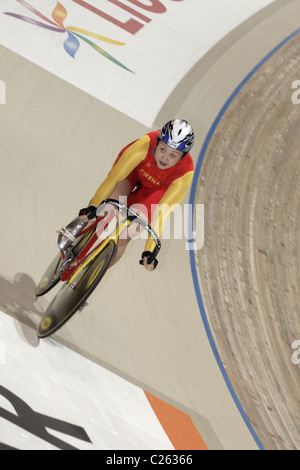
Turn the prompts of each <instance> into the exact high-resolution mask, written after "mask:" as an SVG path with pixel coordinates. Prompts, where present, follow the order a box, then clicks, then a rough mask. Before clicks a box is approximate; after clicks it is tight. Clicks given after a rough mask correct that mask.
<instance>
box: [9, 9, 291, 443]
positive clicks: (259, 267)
mask: <svg viewBox="0 0 300 470" xmlns="http://www.w3.org/2000/svg"><path fill="white" fill-rule="evenodd" d="M299 14H300V4H299V2H298V1H288V0H284V1H281V0H280V1H277V2H274V4H272V5H271V6H270V7H268V8H266V9H265V10H263V11H262V12H260V13H258V14H257V15H255V16H254V17H252V18H251V19H250V20H248V21H247V22H246V23H244V24H243V25H241V26H240V27H239V28H237V29H236V30H235V31H233V32H232V33H231V34H230V35H228V36H227V37H226V38H225V39H224V40H223V41H222V42H221V43H219V44H217V45H216V46H215V47H214V48H213V49H212V50H211V51H210V52H209V53H208V54H207V55H206V56H205V57H204V58H203V59H202V60H201V61H200V62H199V63H198V64H197V65H196V66H195V67H194V68H193V69H192V70H191V71H190V72H189V73H188V75H187V76H186V77H185V79H184V80H183V81H182V82H181V83H180V84H179V85H178V87H177V89H176V90H175V91H174V92H173V93H172V95H171V96H170V97H169V99H168V101H167V102H166V103H165V106H164V108H163V109H162V110H161V112H160V114H159V116H157V119H156V123H155V124H156V125H155V126H154V127H155V128H159V127H160V126H161V124H162V123H164V122H165V121H166V120H168V119H169V118H170V117H171V116H178V117H181V116H184V117H185V119H187V120H190V121H191V123H192V124H193V127H194V129H195V132H196V135H197V140H196V145H195V148H194V152H193V157H194V161H195V164H197V163H198V166H197V171H196V178H195V181H194V186H193V188H192V192H191V195H190V197H191V199H190V200H191V201H193V202H194V203H195V204H204V208H205V244H204V247H203V248H202V249H201V250H199V251H197V252H195V253H189V252H188V251H186V250H185V243H186V241H185V240H170V241H167V242H164V244H163V249H162V253H161V256H160V265H159V266H160V268H159V270H158V271H157V272H156V273H155V274H149V273H147V272H144V270H142V269H141V268H140V267H139V265H138V259H139V255H140V253H141V251H142V250H143V242H142V241H141V240H139V241H136V242H133V243H132V244H131V246H130V247H129V249H128V251H127V253H126V255H125V257H124V258H123V259H122V261H121V262H120V263H119V264H118V266H117V268H115V269H112V270H111V271H110V272H109V273H108V275H107V277H106V278H104V280H103V283H102V285H101V288H99V289H98V290H97V292H96V294H95V295H94V298H93V301H92V302H91V304H90V305H89V307H88V308H87V309H86V310H84V311H83V313H82V314H79V315H77V316H75V317H74V319H73V320H72V321H71V322H70V323H68V324H67V325H66V326H65V327H64V328H63V329H62V330H61V331H60V332H59V333H58V334H57V335H56V339H57V340H58V341H60V342H62V343H63V344H64V345H66V346H68V347H70V348H71V349H73V350H75V351H77V352H79V353H81V354H82V355H84V356H85V357H87V358H89V359H91V360H93V361H95V362H97V363H99V364H101V365H103V366H105V367H106V368H108V369H110V370H112V371H113V372H115V373H117V374H119V375H120V376H122V377H124V378H125V379H127V380H129V381H131V382H133V383H135V384H137V385H139V386H140V387H142V388H143V389H144V390H146V391H148V392H150V393H152V394H153V395H156V396H158V397H160V398H162V399H163V400H165V401H166V402H168V403H170V404H173V405H174V406H176V407H177V408H179V409H181V410H183V411H185V412H186V413H188V414H189V415H190V416H191V417H192V419H193V421H194V423H195V425H196V427H197V429H198V431H199V433H200V434H201V436H202V438H203V440H204V441H205V443H206V445H207V447H208V448H209V449H233V448H235V449H257V448H265V449H300V438H299V436H300V418H299V410H300V392H299V390H300V373H299V372H300V368H299V365H296V364H294V363H293V362H292V353H293V350H292V343H293V342H294V341H296V340H300V318H299V303H300V292H299V289H300V272H299V266H300V253H299V234H300V161H299V157H298V148H299V126H300V105H298V106H297V105H295V104H293V103H292V100H291V97H292V93H293V90H292V88H291V86H292V83H293V82H294V81H295V80H297V79H298V80H299V79H300V59H299V57H300V55H299V52H300V34H296V35H294V36H293V37H291V38H290V39H289V40H286V38H287V37H289V36H290V35H292V34H293V33H294V32H295V31H296V30H297V28H299V21H298V18H299ZM283 42H284V43H283ZM281 43H282V44H281ZM279 44H281V47H278V48H277V50H276V51H275V50H274V48H276V47H277V46H278V45H279ZM270 51H273V52H272V54H270ZM0 52H1V57H2V63H3V64H4V67H3V71H2V76H1V78H2V79H3V80H5V81H7V82H9V83H11V84H13V85H14V87H13V89H14V90H16V93H15V94H14V95H13V96H9V100H10V106H7V108H5V110H4V109H3V108H1V109H0V112H1V115H2V114H3V113H5V119H2V116H1V122H3V125H2V126H1V129H0V136H1V141H2V145H3V156H1V164H2V165H3V168H5V172H3V171H2V172H1V185H0V190H1V205H2V211H1V219H2V227H6V228H8V229H7V230H3V229H2V234H1V236H2V243H1V266H2V267H1V272H2V277H1V280H0V304H1V305H0V307H1V310H3V311H4V312H6V313H8V314H11V315H13V316H15V317H17V318H18V319H20V320H21V321H23V322H27V324H29V323H30V321H31V320H30V318H31V317H30V316H29V315H27V316H26V315H25V314H24V312H27V313H28V312H29V313H32V314H35V316H33V317H32V318H36V314H37V313H38V312H40V311H41V310H42V309H44V308H45V307H46V306H47V304H48V302H49V300H50V299H51V298H52V294H49V295H48V296H47V297H46V298H42V299H41V300H39V301H38V302H35V303H34V301H35V299H34V296H33V292H34V282H37V281H38V280H39V278H40V275H41V273H42V271H43V269H44V267H45V266H46V265H47V264H48V263H49V260H50V259H51V258H52V256H53V255H54V254H55V253H56V247H55V237H56V235H55V231H56V230H57V229H58V228H60V227H61V226H63V225H65V224H66V222H68V221H69V220H70V219H71V218H73V216H74V215H75V214H76V211H77V210H78V208H80V207H82V206H83V204H85V203H86V202H87V201H88V200H89V199H90V197H91V195H92V194H93V192H94V190H95V189H96V188H97V187H98V184H99V182H100V181H101V180H102V179H103V178H104V176H105V175H106V174H107V172H108V171H109V168H110V166H111V163H112V161H113V159H114V157H115V155H117V153H118V151H119V150H120V148H122V147H123V146H124V145H126V144H127V143H128V142H130V141H132V140H134V139H135V138H137V137H139V136H141V135H143V134H144V133H146V132H148V131H149V129H147V128H145V127H144V126H142V125H141V124H139V123H137V122H135V121H133V120H131V119H130V118H128V117H126V116H125V115H122V114H120V113H118V112H117V111H115V110H114V109H112V108H110V107H108V106H106V105H105V104H103V103H101V102H99V101H97V100H95V99H93V98H92V97H91V96H88V95H86V94H85V93H83V92H81V91H80V90H78V89H76V88H74V87H72V86H71V85H69V84H67V83H66V82H63V81H61V80H60V79H58V78H56V77H55V76H53V75H50V74H49V73H47V72H45V71H44V70H42V69H40V68H39V67H37V66H35V65H33V64H32V63H29V62H28V61H26V60H24V59H22V58H21V57H19V56H17V55H16V54H13V53H12V52H10V51H9V50H6V49H4V48H2V47H1V49H0ZM267 56H268V58H267V60H264V61H262V59H264V58H266V57H267ZM260 61H262V62H261V63H260ZM259 63H260V66H259V67H257V69H256V70H255V72H254V70H253V69H254V67H256V66H257V64H259ZM18 70H21V71H22V73H20V74H19V73H16V71H18ZM250 71H253V73H251V74H250V75H249V76H248V74H249V72H250ZM245 77H247V79H246V80H245ZM243 80H244V82H243V86H242V87H240V88H239V89H238V90H237V87H238V86H239V85H240V84H241V83H242V81H243ZM37 89H38V90H39V93H38V94H37V93H36V91H37ZM45 90H47V92H45ZM37 97H38V98H37ZM230 97H231V98H230ZM229 98H230V99H229ZM227 99H229V101H228V102H227V104H226V106H225V107H224V108H223V106H224V104H225V103H226V100H227ZM58 102H60V103H63V106H62V108H61V113H60V114H59V115H58V114H57V113H56V104H57V103H58ZM222 108H223V109H222ZM45 109H46V110H47V113H46V114H45V112H44V110H45ZM78 110H80V112H78ZM84 113H85V115H86V116H89V117H90V118H89V119H86V120H84V121H83V120H82V119H81V115H82V114H84ZM16 115H18V120H16V119H15V116H16ZM217 116H218V118H217V120H216V117H217ZM112 122H114V123H115V124H117V125H118V129H119V132H118V134H117V135H116V134H115V127H114V128H113V127H112V126H111V123H112ZM99 125H100V126H101V132H99ZM212 126H213V127H212ZM33 129H35V132H33V131H32V130H33ZM29 135H30V137H31V138H30V139H29V138H28V136H29ZM70 135H72V140H71V141H70V138H69V136H70ZM103 135H105V136H106V138H105V139H103ZM201 149H202V152H201V157H200V160H199V153H200V151H201ZM99 152H101V154H103V155H107V158H106V159H105V161H104V164H103V165H102V168H99ZM16 156H18V160H17V164H16V158H17V157H16ZM26 156H30V157H28V158H27V157H26ZM82 156H84V166H85V168H92V169H93V170H92V171H86V172H84V171H83V167H82V165H83V160H82ZM21 157H22V158H21ZM45 159H47V172H45V167H44V163H43V161H44V160H45ZM202 159H203V162H202ZM200 164H201V166H200ZM96 169H97V170H96ZM84 173H85V174H84ZM8 196H9V197H8ZM185 202H189V199H188V198H186V201H185ZM33 242H34V244H33ZM7 246H10V247H13V253H14V255H13V256H12V251H11V250H12V248H10V249H7V248H6V247H7ZM45 247H49V249H45ZM28 253H30V256H29V257H28ZM190 255H191V260H190ZM191 266H192V270H191ZM16 273H23V274H22V275H20V274H19V275H18V276H17V277H16ZM12 280H14V291H13V293H11V294H9V293H8V289H7V285H8V284H9V283H12ZM32 280H33V281H34V282H32ZM194 284H195V286H196V290H195V288H194ZM16 303H17V304H18V309H17V310H16V309H15V308H13V307H12V306H13V305H14V304H16Z"/></svg>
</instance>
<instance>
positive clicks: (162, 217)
mask: <svg viewBox="0 0 300 470" xmlns="http://www.w3.org/2000/svg"><path fill="white" fill-rule="evenodd" d="M193 174H194V172H193V171H189V172H187V173H185V174H184V175H183V176H181V177H180V178H177V179H176V180H174V181H173V182H172V183H171V184H170V186H169V188H168V189H167V191H166V192H165V194H164V195H163V197H162V198H161V200H160V202H159V205H158V206H157V208H156V210H155V212H154V216H153V219H152V222H151V227H152V228H153V230H154V231H155V232H156V233H157V235H158V236H159V238H160V237H161V235H162V232H163V227H164V223H165V221H166V219H167V218H168V217H169V215H170V214H171V213H172V212H173V211H174V209H175V207H176V206H177V205H178V204H180V202H181V201H182V199H183V198H184V196H185V195H186V193H187V191H188V189H189V186H190V184H191V182H192V179H193ZM154 248H155V242H154V240H153V239H152V238H151V237H150V236H149V237H148V240H147V242H146V246H145V251H153V250H154Z"/></svg>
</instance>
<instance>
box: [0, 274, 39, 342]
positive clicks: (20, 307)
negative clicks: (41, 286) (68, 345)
mask: <svg viewBox="0 0 300 470" xmlns="http://www.w3.org/2000/svg"><path fill="white" fill-rule="evenodd" d="M35 289H36V284H35V282H34V281H33V279H32V278H31V277H30V276H29V275H28V274H25V273H17V274H16V275H15V276H14V278H13V280H11V279H9V278H7V277H5V276H3V275H0V311H2V312H3V313H6V314H7V315H9V316H10V317H12V318H14V319H15V320H16V321H17V322H16V328H17V330H19V331H18V332H19V333H21V336H23V339H24V338H25V340H26V341H27V342H28V343H29V344H30V345H31V346H33V347H37V346H38V345H39V338H38V337H37V334H36V327H37V324H38V322H39V320H40V319H41V317H42V316H43V314H44V312H45V308H44V307H43V306H42V304H41V302H40V301H38V298H37V297H36V294H35Z"/></svg>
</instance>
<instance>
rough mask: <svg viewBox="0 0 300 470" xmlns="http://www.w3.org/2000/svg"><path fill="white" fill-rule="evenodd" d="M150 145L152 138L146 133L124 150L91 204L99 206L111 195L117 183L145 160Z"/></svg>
mask: <svg viewBox="0 0 300 470" xmlns="http://www.w3.org/2000/svg"><path fill="white" fill-rule="evenodd" d="M149 145H150V138H149V136H147V135H145V136H144V137H142V138H141V139H139V140H137V141H136V142H134V143H133V144H132V145H130V147H128V148H127V149H126V150H125V151H124V153H123V154H122V155H121V157H120V159H119V160H118V161H117V163H116V164H115V165H114V166H113V168H112V169H111V172H110V173H109V175H108V176H107V177H106V179H105V180H104V181H103V183H102V184H101V185H100V186H99V188H98V189H97V191H96V193H95V195H94V197H93V199H92V200H91V201H90V205H92V206H96V207H98V206H99V204H101V202H102V201H103V200H104V199H107V198H108V197H109V196H110V195H111V193H112V192H113V191H114V189H115V188H116V186H117V184H119V183H120V182H121V181H123V180H124V179H125V178H126V177H127V176H128V175H129V174H130V173H131V172H132V171H133V170H134V168H135V167H136V166H137V165H138V164H139V163H140V162H141V161H142V160H144V158H145V157H146V155H147V152H148V148H149Z"/></svg>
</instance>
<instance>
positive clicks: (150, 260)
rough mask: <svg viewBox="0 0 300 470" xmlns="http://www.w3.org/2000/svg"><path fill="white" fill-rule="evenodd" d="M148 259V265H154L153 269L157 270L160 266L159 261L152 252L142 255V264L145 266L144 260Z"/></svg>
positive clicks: (145, 252)
mask: <svg viewBox="0 0 300 470" xmlns="http://www.w3.org/2000/svg"><path fill="white" fill-rule="evenodd" d="M145 258H147V264H149V265H150V264H151V265H153V269H155V268H156V266H157V265H158V260H157V259H156V258H155V256H154V255H153V253H152V252H151V251H144V252H143V253H142V259H141V260H140V264H141V265H142V266H143V265H144V259H145Z"/></svg>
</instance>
